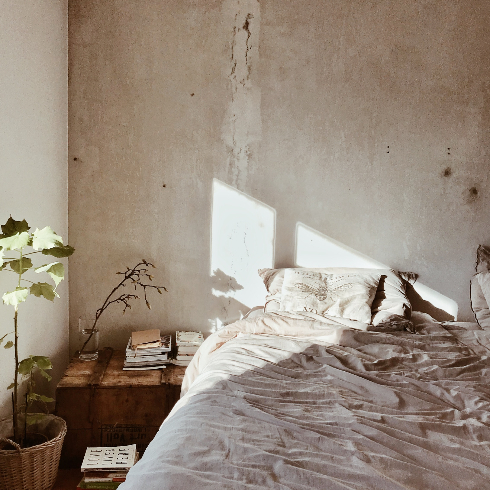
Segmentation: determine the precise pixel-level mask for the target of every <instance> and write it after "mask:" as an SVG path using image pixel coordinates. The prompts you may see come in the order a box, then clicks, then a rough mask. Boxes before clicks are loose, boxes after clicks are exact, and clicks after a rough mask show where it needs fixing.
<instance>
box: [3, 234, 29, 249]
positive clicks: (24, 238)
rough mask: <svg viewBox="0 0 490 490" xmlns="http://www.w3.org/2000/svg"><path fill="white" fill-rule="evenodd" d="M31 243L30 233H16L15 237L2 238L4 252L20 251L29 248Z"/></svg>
mask: <svg viewBox="0 0 490 490" xmlns="http://www.w3.org/2000/svg"><path fill="white" fill-rule="evenodd" d="M28 242H29V233H27V231H24V232H22V233H16V234H15V235H12V236H9V237H6V238H0V247H3V250H5V251H7V250H19V249H21V248H24V247H25V246H27V243H28Z"/></svg>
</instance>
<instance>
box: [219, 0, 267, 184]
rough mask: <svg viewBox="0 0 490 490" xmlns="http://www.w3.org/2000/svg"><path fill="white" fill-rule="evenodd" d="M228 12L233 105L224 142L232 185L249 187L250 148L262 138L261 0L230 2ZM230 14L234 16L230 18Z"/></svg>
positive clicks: (228, 115)
mask: <svg viewBox="0 0 490 490" xmlns="http://www.w3.org/2000/svg"><path fill="white" fill-rule="evenodd" d="M225 3H226V7H225V12H226V14H227V16H229V18H230V20H231V19H233V29H232V31H231V32H232V38H231V43H230V45H231V59H230V62H231V68H230V69H229V72H228V73H229V74H228V76H227V77H228V79H229V80H230V82H231V103H230V105H229V109H228V112H227V116H226V120H225V124H224V134H223V139H224V141H225V143H226V145H227V147H228V151H229V161H228V166H229V172H230V174H231V180H232V182H231V183H232V184H233V185H235V186H236V187H237V188H242V187H244V185H245V184H246V181H247V176H248V172H249V166H250V162H251V160H252V155H253V151H252V148H251V144H252V143H254V142H255V141H259V140H260V138H261V116H260V90H259V88H258V87H256V86H254V84H253V82H252V79H253V75H254V68H255V66H257V63H258V40H259V29H260V3H259V2H258V0H247V1H245V2H243V1H240V0H228V1H227V2H225ZM230 14H231V15H230Z"/></svg>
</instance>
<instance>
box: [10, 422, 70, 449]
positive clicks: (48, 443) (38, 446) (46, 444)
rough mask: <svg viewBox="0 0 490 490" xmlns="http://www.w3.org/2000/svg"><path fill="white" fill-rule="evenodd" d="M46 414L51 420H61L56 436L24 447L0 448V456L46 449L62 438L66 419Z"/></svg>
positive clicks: (65, 428)
mask: <svg viewBox="0 0 490 490" xmlns="http://www.w3.org/2000/svg"><path fill="white" fill-rule="evenodd" d="M47 416H49V417H50V418H51V419H53V420H60V421H61V422H62V426H61V430H60V432H59V434H58V435H57V436H56V437H53V438H52V439H49V440H48V441H46V442H42V443H41V444H36V445H35V446H31V447H24V448H20V449H15V448H14V449H1V448H0V455H1V456H9V455H14V454H19V453H20V454H25V453H29V452H35V451H43V450H45V449H47V448H48V447H50V446H53V445H55V444H56V443H57V442H58V441H59V440H60V439H64V437H65V435H66V430H67V427H66V421H65V420H64V419H62V418H61V417H58V416H57V415H52V414H48V415H47ZM3 439H9V438H8V437H5V438H3Z"/></svg>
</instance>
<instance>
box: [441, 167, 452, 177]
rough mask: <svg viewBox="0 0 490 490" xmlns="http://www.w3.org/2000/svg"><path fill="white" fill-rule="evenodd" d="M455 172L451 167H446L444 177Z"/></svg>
mask: <svg viewBox="0 0 490 490" xmlns="http://www.w3.org/2000/svg"><path fill="white" fill-rule="evenodd" d="M452 173H453V171H452V170H451V167H447V168H445V169H444V171H443V172H442V175H443V176H444V177H450V176H451V174H452Z"/></svg>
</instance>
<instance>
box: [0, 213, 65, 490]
mask: <svg viewBox="0 0 490 490" xmlns="http://www.w3.org/2000/svg"><path fill="white" fill-rule="evenodd" d="M1 228H2V234H0V271H2V274H5V275H7V274H8V275H11V276H12V278H13V279H14V278H15V280H14V281H12V282H13V284H12V286H13V287H12V289H11V290H9V291H7V292H6V293H5V294H3V296H2V300H3V303H4V304H5V305H8V306H12V307H13V309H14V321H13V323H14V324H13V329H12V330H11V331H8V332H6V333H4V332H1V333H0V335H1V336H0V344H3V347H4V348H5V349H13V357H14V363H13V368H12V374H13V380H12V383H11V384H10V385H9V386H8V388H7V389H8V390H12V437H10V438H8V439H7V438H3V439H0V488H8V489H9V490H10V489H12V490H15V489H17V488H18V489H21V488H22V489H24V488H30V489H31V488H32V489H37V488H39V489H44V488H51V486H52V484H53V483H54V481H55V479H56V473H57V471H58V462H59V456H60V453H61V446H62V444H63V438H64V435H65V433H66V423H65V422H64V421H63V420H62V419H60V418H59V417H55V416H53V415H46V414H39V413H32V409H33V407H35V406H37V407H39V405H42V406H44V408H45V407H46V404H47V403H49V402H52V401H54V400H53V399H51V398H49V397H46V396H44V395H42V394H39V393H36V391H35V377H36V375H38V374H39V375H41V376H43V377H44V378H46V379H48V380H50V379H51V377H50V376H49V374H48V373H47V371H48V370H50V369H51V368H52V365H51V361H50V360H49V358H47V357H45V356H35V355H31V356H29V357H27V358H26V359H22V360H19V334H20V329H19V321H18V320H19V306H20V305H21V304H22V303H23V302H25V301H26V300H27V299H28V297H29V296H31V295H33V296H37V297H39V298H45V299H47V300H49V301H54V299H55V298H56V297H57V296H58V293H57V292H56V288H57V286H58V284H59V283H60V282H61V281H62V280H63V278H64V266H63V264H62V263H61V262H60V261H53V262H50V263H44V264H41V265H39V266H37V267H35V265H34V263H33V260H32V259H33V258H34V257H35V256H39V257H40V256H52V257H55V258H56V259H60V258H63V257H68V256H70V255H71V254H72V253H73V252H74V249H73V248H72V247H70V246H69V245H63V239H62V238H61V237H60V236H59V235H57V234H56V233H55V232H54V231H53V230H52V229H51V228H50V227H49V226H46V227H45V228H42V229H41V230H40V229H37V228H36V230H35V231H33V232H31V231H30V227H29V225H28V224H27V221H25V220H23V221H16V220H14V219H13V218H12V217H10V218H9V219H8V220H7V222H6V223H5V224H4V225H2V226H1ZM46 260H47V259H45V261H46ZM25 274H28V275H29V276H30V277H31V279H37V277H36V274H48V276H49V277H50V278H51V280H52V281H53V283H54V285H53V284H50V283H47V282H36V281H33V280H31V279H26V278H25V277H24V275H25ZM21 379H25V380H26V381H27V382H26V383H24V384H25V386H24V387H25V390H22V385H21ZM33 433H38V434H41V436H43V437H44V439H45V440H44V442H40V441H37V440H32V438H31V434H33ZM26 482H27V483H26ZM26 485H27V486H26Z"/></svg>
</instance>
